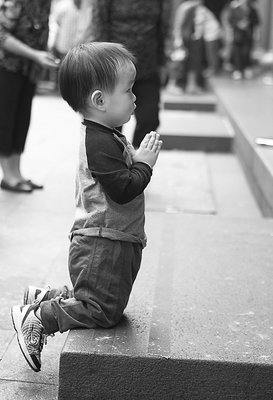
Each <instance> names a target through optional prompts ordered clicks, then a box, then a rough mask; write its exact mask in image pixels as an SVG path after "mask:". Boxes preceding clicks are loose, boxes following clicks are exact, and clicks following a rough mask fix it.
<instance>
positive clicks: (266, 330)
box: [59, 212, 273, 400]
mask: <svg viewBox="0 0 273 400" xmlns="http://www.w3.org/2000/svg"><path fill="white" fill-rule="evenodd" d="M146 219H147V234H148V240H149V242H148V247H147V249H145V250H144V254H143V263H142V268H141V271H140V273H139V276H138V278H137V280H136V283H135V286H134V289H133V292H132V295H131V299H130V302H129V305H128V308H127V309H126V313H125V317H124V319H123V321H121V323H120V324H119V325H118V326H117V327H115V328H113V329H109V330H104V329H98V330H75V331H71V332H70V333H69V335H68V339H67V341H66V344H65V346H64V348H63V351H62V353H61V361H60V381H59V399H60V400H64V399H67V398H69V399H70V400H74V399H75V400H76V399H79V398H80V399H91V398H92V399H100V400H101V399H102V400H103V399H125V400H126V399H128V400H129V399H130V400H132V399H149V400H150V399H151V400H153V399H154V400H169V399H170V400H171V399H175V398H177V399H180V398H183V399H185V400H194V399H196V400H199V399H210V400H219V399H221V400H230V399H231V398H235V397H236V398H238V399H241V398H242V399H243V398H245V397H246V396H247V398H248V399H251V400H252V399H253V400H254V399H255V400H257V399H261V400H271V399H272V398H273V388H272V379H273V353H272V331H273V314H272V304H273V292H272V285H273V275H272V256H273V248H272V237H273V225H272V221H271V220H264V219H261V220H257V219H255V220H246V219H243V220H239V219H237V218H236V219H225V218H219V217H218V218H216V217H212V216H193V215H183V214H177V213H176V214H168V213H156V212H153V213H147V216H146ZM197 244H198V246H197Z"/></svg>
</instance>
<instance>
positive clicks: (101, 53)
mask: <svg viewBox="0 0 273 400" xmlns="http://www.w3.org/2000/svg"><path fill="white" fill-rule="evenodd" d="M129 62H133V63H134V62H135V59H134V56H133V55H132V54H131V53H130V52H129V51H128V50H127V49H126V48H125V47H124V46H122V45H121V44H119V43H108V42H92V43H86V44H80V45H79V46H75V47H73V48H72V49H71V50H69V51H68V53H67V54H66V56H65V57H64V59H63V61H62V63H61V66H60V70H59V87H60V92H61V95H62V97H63V99H64V100H65V101H67V103H68V104H69V105H70V107H72V108H73V110H74V111H80V112H81V111H83V110H84V109H85V107H86V100H87V98H88V96H89V95H90V93H92V91H94V90H105V91H107V92H108V93H109V92H110V93H111V91H113V90H114V88H115V85H116V83H117V78H118V72H119V70H120V68H121V67H123V66H124V65H127V64H128V63H129Z"/></svg>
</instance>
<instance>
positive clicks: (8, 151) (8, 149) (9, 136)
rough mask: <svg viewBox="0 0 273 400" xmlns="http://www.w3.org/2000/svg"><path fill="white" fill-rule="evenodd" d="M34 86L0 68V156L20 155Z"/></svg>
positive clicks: (27, 127)
mask: <svg viewBox="0 0 273 400" xmlns="http://www.w3.org/2000/svg"><path fill="white" fill-rule="evenodd" d="M35 88H36V85H35V84H34V83H32V82H30V81H29V79H28V78H27V77H26V76H23V75H21V74H18V73H15V72H10V71H6V70H5V69H2V68H0V154H1V155H5V156H11V155H12V154H22V153H23V151H24V147H25V142H26V137H27V133H28V129H29V124H30V117H31V106H32V100H33V96H34V93H35Z"/></svg>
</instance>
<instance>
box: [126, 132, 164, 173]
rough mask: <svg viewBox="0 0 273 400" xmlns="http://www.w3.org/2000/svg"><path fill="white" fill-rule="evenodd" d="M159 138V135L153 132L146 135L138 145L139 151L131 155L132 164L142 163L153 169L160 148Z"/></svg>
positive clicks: (160, 141)
mask: <svg viewBox="0 0 273 400" xmlns="http://www.w3.org/2000/svg"><path fill="white" fill-rule="evenodd" d="M159 138H160V135H159V133H156V132H154V131H151V132H150V133H147V135H146V136H145V137H144V139H143V140H142V142H141V143H140V147H139V149H138V150H136V152H135V154H134V155H133V160H134V162H144V163H146V164H148V165H149V166H150V167H151V168H153V166H154V165H155V163H156V161H157V157H158V155H159V152H160V150H161V146H162V140H159Z"/></svg>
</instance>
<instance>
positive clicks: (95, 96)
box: [91, 90, 104, 110]
mask: <svg viewBox="0 0 273 400" xmlns="http://www.w3.org/2000/svg"><path fill="white" fill-rule="evenodd" d="M91 102H92V104H93V106H94V107H95V108H97V109H99V110H104V96H103V93H102V91H101V90H95V91H94V92H93V93H92V94H91Z"/></svg>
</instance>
